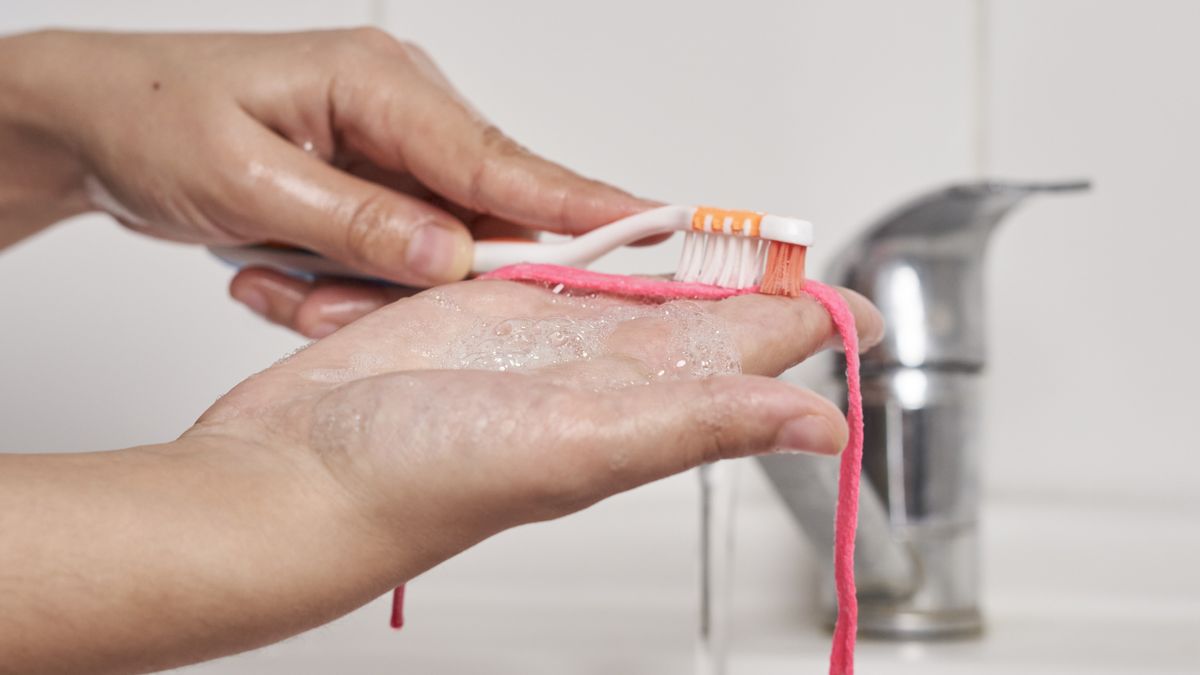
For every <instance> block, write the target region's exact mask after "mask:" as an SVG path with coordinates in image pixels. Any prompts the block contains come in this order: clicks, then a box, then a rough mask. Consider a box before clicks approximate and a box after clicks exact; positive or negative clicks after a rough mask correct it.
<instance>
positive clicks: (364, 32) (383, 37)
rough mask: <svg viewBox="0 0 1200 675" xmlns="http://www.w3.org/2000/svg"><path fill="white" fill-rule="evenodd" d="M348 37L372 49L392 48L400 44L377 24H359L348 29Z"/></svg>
mask: <svg viewBox="0 0 1200 675" xmlns="http://www.w3.org/2000/svg"><path fill="white" fill-rule="evenodd" d="M347 38H348V39H349V40H350V41H351V42H353V43H354V44H356V45H359V46H362V47H368V48H371V49H390V48H393V47H396V46H397V45H399V44H400V41H399V40H397V39H396V38H394V37H392V36H391V35H390V34H389V33H388V32H387V31H385V30H383V29H382V28H378V27H376V26H357V27H355V28H351V29H349V30H348V31H347Z"/></svg>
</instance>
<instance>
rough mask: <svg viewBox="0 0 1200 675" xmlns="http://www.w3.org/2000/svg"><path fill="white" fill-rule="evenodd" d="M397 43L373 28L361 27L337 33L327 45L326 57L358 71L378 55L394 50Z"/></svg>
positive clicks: (381, 31) (389, 36) (383, 32)
mask: <svg viewBox="0 0 1200 675" xmlns="http://www.w3.org/2000/svg"><path fill="white" fill-rule="evenodd" d="M398 45H399V43H398V42H397V41H396V39H395V38H393V37H392V36H391V35H388V34H387V33H386V32H385V31H383V30H381V29H379V28H376V27H374V26H361V27H358V28H349V29H346V30H343V31H337V32H335V33H334V34H333V39H331V40H330V41H329V43H328V47H327V48H328V50H329V54H328V57H327V58H329V59H330V60H331V61H333V62H334V63H336V64H338V65H340V66H342V67H344V68H353V69H360V68H363V67H364V66H365V65H366V64H367V63H369V62H370V61H371V60H373V59H375V58H377V56H378V55H379V54H380V53H383V52H389V51H392V50H395V49H396V47H397V46H398Z"/></svg>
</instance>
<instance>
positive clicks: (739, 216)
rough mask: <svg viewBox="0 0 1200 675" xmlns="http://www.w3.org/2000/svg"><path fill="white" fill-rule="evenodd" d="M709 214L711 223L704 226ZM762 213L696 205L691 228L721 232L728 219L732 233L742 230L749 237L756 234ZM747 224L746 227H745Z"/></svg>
mask: <svg viewBox="0 0 1200 675" xmlns="http://www.w3.org/2000/svg"><path fill="white" fill-rule="evenodd" d="M710 216H711V218H712V220H711V221H709V222H711V223H712V224H711V225H709V226H707V227H706V226H705V221H706V220H708V218H709V217H710ZM762 218H763V214H762V213H760V212H758V211H730V210H728V209H718V208H713V207H711V206H698V207H696V212H695V213H693V214H692V229H693V230H697V231H700V232H703V231H705V230H708V231H709V232H718V233H723V232H724V229H725V220H726V219H729V220H730V222H731V224H730V226H729V229H730V231H731V232H732V233H733V234H742V232H743V231H746V230H749V231H748V232H746V234H747V235H749V236H751V237H757V236H758V230H759V224H761V223H762ZM747 226H748V227H747Z"/></svg>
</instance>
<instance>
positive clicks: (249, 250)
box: [209, 206, 695, 281]
mask: <svg viewBox="0 0 1200 675" xmlns="http://www.w3.org/2000/svg"><path fill="white" fill-rule="evenodd" d="M693 213H695V209H694V208H692V207H689V206H660V207H658V208H656V209H650V210H649V211H643V212H642V213H637V214H634V215H632V216H629V217H628V218H622V219H621V220H618V221H615V222H612V223H609V224H608V225H604V226H602V227H598V228H596V229H594V230H592V231H591V232H587V233H585V234H582V235H580V236H578V237H574V238H572V239H568V240H566V241H563V242H557V243H545V244H543V243H538V242H507V241H481V242H476V244H475V258H474V263H473V264H472V265H471V271H472V272H473V273H475V274H482V273H484V272H491V271H492V270H496V269H499V268H501V267H506V266H508V265H515V264H518V263H542V264H553V265H567V266H571V267H584V266H586V265H587V264H588V263H591V262H592V261H594V260H596V259H597V258H599V257H600V256H602V255H604V254H605V253H608V252H609V251H612V250H613V249H616V248H618V247H620V246H624V245H625V244H631V243H633V242H635V241H637V240H639V239H644V238H646V237H649V236H652V235H655V234H662V233H664V232H673V231H675V230H688V229H690V228H691V223H692V214H693ZM209 250H210V251H212V253H213V254H214V255H216V256H217V257H218V258H220V259H222V260H224V261H225V262H228V263H229V264H231V265H234V266H235V267H239V268H240V267H245V266H263V267H270V268H273V269H276V270H279V271H281V272H283V273H285V274H299V275H306V276H336V277H344V278H351V279H370V277H367V276H366V275H364V274H362V273H361V272H358V271H357V270H354V269H352V268H350V267H347V266H345V265H343V264H341V263H339V262H336V261H333V260H330V259H328V258H324V257H322V256H319V255H317V254H315V253H312V252H311V251H305V250H301V249H289V248H274V247H264V246H212V247H209ZM375 281H380V280H377V279H376V280H375Z"/></svg>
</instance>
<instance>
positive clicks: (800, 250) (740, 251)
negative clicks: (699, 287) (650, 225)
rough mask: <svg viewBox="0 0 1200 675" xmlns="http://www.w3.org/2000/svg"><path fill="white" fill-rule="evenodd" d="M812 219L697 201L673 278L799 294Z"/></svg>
mask: <svg viewBox="0 0 1200 675" xmlns="http://www.w3.org/2000/svg"><path fill="white" fill-rule="evenodd" d="M812 230H813V228H812V224H811V223H809V222H807V221H804V220H798V219H795V218H783V217H781V216H774V215H770V214H765V213H758V212H755V211H726V210H722V209H714V208H710V207H704V206H702V207H699V208H697V209H696V210H695V211H694V212H693V214H692V220H691V229H690V230H688V232H687V234H686V235H685V237H684V241H683V254H682V256H681V257H680V260H679V267H678V269H677V271H676V273H675V280H676V281H686V282H697V283H704V284H711V285H716V286H723V287H725V288H734V289H744V288H753V287H755V286H758V287H759V292H761V293H769V294H772V295H799V294H800V291H801V290H802V288H803V287H804V258H805V253H806V252H807V250H808V247H809V246H810V245H811V244H812V238H813V237H812Z"/></svg>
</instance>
